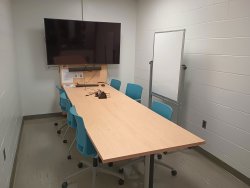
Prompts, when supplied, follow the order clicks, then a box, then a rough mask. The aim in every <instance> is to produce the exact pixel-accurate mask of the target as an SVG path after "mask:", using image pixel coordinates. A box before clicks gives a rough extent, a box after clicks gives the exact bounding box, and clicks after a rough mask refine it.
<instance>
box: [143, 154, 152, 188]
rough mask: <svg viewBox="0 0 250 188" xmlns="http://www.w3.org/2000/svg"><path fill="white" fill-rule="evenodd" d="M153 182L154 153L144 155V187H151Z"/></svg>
mask: <svg viewBox="0 0 250 188" xmlns="http://www.w3.org/2000/svg"><path fill="white" fill-rule="evenodd" d="M153 184H154V155H150V156H146V157H145V173H144V188H153V186H154V185H153Z"/></svg>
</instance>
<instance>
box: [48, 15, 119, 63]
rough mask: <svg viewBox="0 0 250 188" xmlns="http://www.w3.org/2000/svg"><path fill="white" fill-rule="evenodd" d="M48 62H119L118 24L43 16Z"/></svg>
mask: <svg viewBox="0 0 250 188" xmlns="http://www.w3.org/2000/svg"><path fill="white" fill-rule="evenodd" d="M44 25H45V38H46V50H47V62H48V65H72V64H119V63H120V38H121V24H120V23H107V22H89V21H74V20H59V19H48V18H45V19H44Z"/></svg>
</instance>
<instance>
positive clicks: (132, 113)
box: [64, 85, 204, 188]
mask: <svg viewBox="0 0 250 188" xmlns="http://www.w3.org/2000/svg"><path fill="white" fill-rule="evenodd" d="M64 89H65V91H66V93H67V96H68V97H69V99H70V101H71V103H72V104H73V105H74V106H75V107H76V111H77V113H78V114H79V115H80V116H81V117H82V118H83V120H84V124H85V127H86V131H87V133H88V136H89V137H90V139H91V141H92V142H93V145H94V146H95V148H96V150H97V152H98V154H99V156H100V158H101V160H102V162H103V163H109V162H116V161H121V160H127V159H133V158H137V157H142V156H145V157H146V158H145V162H146V163H145V164H146V165H145V178H144V188H153V174H154V154H158V153H161V152H169V151H176V150H180V149H185V148H188V147H194V146H198V145H201V144H203V143H204V140H203V139H201V138H199V137H197V136H196V135H194V134H192V133H190V132H189V131H187V130H185V129H183V128H181V127H180V126H178V125H176V124H175V123H173V122H171V121H168V120H167V119H165V118H163V117H162V116H160V115H158V114H157V113H155V112H153V111H152V110H150V109H149V108H147V107H145V106H144V105H142V104H140V103H138V102H136V101H134V100H132V99H131V98H129V97H127V96H126V95H124V94H123V93H122V92H119V91H117V90H115V89H113V88H112V87H111V86H109V85H106V86H105V87H101V86H99V87H91V88H70V87H64ZM98 89H100V90H102V91H105V92H106V93H108V94H109V97H108V98H107V99H98V98H97V97H95V95H89V94H90V93H91V92H94V91H97V90H98ZM86 95H89V96H86Z"/></svg>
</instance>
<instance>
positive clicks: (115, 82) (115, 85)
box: [110, 79, 121, 91]
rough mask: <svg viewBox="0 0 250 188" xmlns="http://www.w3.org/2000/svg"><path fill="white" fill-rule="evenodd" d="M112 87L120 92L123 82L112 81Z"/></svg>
mask: <svg viewBox="0 0 250 188" xmlns="http://www.w3.org/2000/svg"><path fill="white" fill-rule="evenodd" d="M110 86H111V87H113V88H115V89H116V90H118V91H120V88H121V81H120V80H116V79H112V80H111V82H110Z"/></svg>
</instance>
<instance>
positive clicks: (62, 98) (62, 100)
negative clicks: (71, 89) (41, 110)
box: [55, 91, 69, 134]
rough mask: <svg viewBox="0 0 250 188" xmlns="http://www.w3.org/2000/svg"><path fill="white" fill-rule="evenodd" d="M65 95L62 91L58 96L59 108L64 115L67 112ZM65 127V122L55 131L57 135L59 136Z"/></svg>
mask: <svg viewBox="0 0 250 188" xmlns="http://www.w3.org/2000/svg"><path fill="white" fill-rule="evenodd" d="M67 101H68V99H67V95H66V93H65V92H64V91H63V92H62V93H61V94H60V103H59V104H60V107H61V110H62V112H64V113H67V111H68V110H69V109H68V106H67ZM56 124H58V123H55V125H56ZM56 126H57V125H56ZM66 126H67V122H65V123H64V124H63V125H62V126H61V127H60V128H59V129H57V134H61V132H62V130H63V129H64V128H65V127H66Z"/></svg>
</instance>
